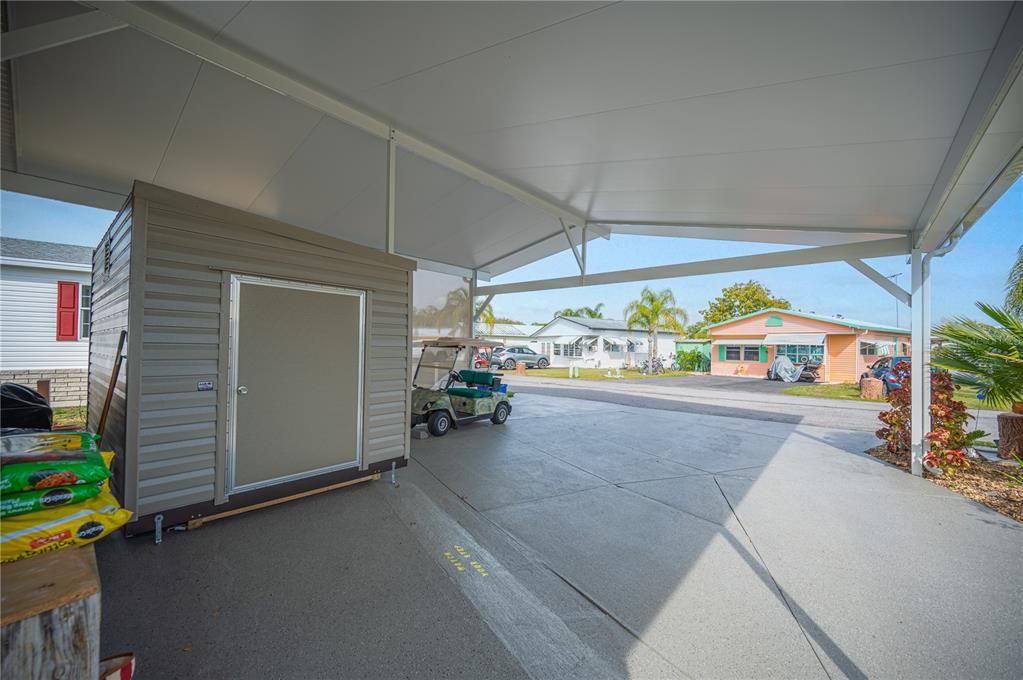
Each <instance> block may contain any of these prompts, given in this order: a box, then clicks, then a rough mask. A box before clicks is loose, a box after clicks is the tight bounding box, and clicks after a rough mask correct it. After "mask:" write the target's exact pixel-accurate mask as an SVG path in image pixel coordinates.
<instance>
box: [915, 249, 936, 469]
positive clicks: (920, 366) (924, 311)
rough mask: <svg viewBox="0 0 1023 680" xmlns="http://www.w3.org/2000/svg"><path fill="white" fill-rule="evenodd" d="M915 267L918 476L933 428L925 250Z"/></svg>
mask: <svg viewBox="0 0 1023 680" xmlns="http://www.w3.org/2000/svg"><path fill="white" fill-rule="evenodd" d="M910 262H911V267H912V275H911V278H912V295H913V300H912V303H913V304H912V307H911V308H910V312H911V316H912V321H913V323H912V339H911V344H912V352H911V354H912V357H911V359H910V381H911V383H912V389H911V394H910V397H911V398H912V405H911V418H912V425H911V434H910V446H911V456H912V461H911V462H912V471H913V474H914V475H916V476H918V477H919V476H920V475H922V474H923V458H924V455H925V454H926V453H927V448H928V447H927V438H926V437H925V435H926V434H927V433H928V432H929V431H930V429H931V411H930V393H931V390H930V382H931V368H930V365H929V360H930V353H931V352H930V335H931V329H930V327H929V322H930V312H929V309H928V308H929V307H930V302H931V301H930V300H929V299H928V298H929V293H930V261H929V259H928V258H927V257H926V254H925V253H924V252H923V251H922V250H918V249H914V250H913V252H912V255H911V256H910Z"/></svg>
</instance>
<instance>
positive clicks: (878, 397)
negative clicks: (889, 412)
mask: <svg viewBox="0 0 1023 680" xmlns="http://www.w3.org/2000/svg"><path fill="white" fill-rule="evenodd" d="M860 398H861V399H873V400H875V401H882V400H883V399H884V383H883V382H882V381H880V380H878V379H877V378H860Z"/></svg>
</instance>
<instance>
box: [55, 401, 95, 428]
mask: <svg viewBox="0 0 1023 680" xmlns="http://www.w3.org/2000/svg"><path fill="white" fill-rule="evenodd" d="M87 415H88V412H87V411H86V408H85V407H84V406H64V407H61V406H55V407H54V409H53V426H54V427H74V428H75V429H76V430H84V429H85V419H86V417H87Z"/></svg>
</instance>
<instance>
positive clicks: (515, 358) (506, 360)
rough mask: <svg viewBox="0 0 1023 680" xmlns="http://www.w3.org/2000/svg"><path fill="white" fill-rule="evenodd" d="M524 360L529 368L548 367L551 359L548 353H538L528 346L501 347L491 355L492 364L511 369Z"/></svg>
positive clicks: (507, 369)
mask: <svg viewBox="0 0 1023 680" xmlns="http://www.w3.org/2000/svg"><path fill="white" fill-rule="evenodd" d="M520 361H521V362H522V363H524V364H525V365H526V367H527V368H547V367H548V366H550V365H551V360H550V359H548V358H547V355H546V354H538V353H536V352H534V351H533V350H531V349H529V348H528V347H499V348H497V349H495V350H494V353H493V354H492V355H491V357H490V365H491V366H497V367H499V368H503V369H505V370H506V371H510V370H512V369H513V368H515V364H517V363H519V362H520Z"/></svg>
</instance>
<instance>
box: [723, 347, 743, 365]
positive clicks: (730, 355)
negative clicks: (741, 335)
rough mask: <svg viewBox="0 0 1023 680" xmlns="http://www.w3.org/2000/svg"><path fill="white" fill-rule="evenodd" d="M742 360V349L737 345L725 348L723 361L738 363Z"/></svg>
mask: <svg viewBox="0 0 1023 680" xmlns="http://www.w3.org/2000/svg"><path fill="white" fill-rule="evenodd" d="M741 358H742V348H741V347H740V346H739V345H727V346H726V347H725V360H726V361H738V360H739V359H741Z"/></svg>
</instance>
